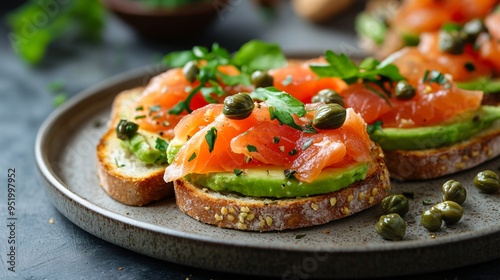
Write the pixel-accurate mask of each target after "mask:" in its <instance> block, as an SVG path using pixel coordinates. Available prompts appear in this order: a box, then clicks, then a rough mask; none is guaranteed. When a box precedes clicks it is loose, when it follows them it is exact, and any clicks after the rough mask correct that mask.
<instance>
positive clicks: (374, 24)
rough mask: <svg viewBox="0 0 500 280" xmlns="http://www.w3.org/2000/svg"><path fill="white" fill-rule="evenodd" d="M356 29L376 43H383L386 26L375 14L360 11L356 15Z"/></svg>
mask: <svg viewBox="0 0 500 280" xmlns="http://www.w3.org/2000/svg"><path fill="white" fill-rule="evenodd" d="M355 25H356V30H357V31H358V33H360V34H362V35H363V36H366V37H367V38H369V39H370V40H372V41H373V42H375V43H376V44H377V45H381V44H382V43H384V40H385V35H386V33H387V26H386V25H385V23H384V22H383V21H381V20H380V19H379V18H377V17H376V16H373V15H371V14H369V13H367V12H362V13H360V14H359V15H358V16H357V17H356V23H355Z"/></svg>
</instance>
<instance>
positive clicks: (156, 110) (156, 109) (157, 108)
mask: <svg viewBox="0 0 500 280" xmlns="http://www.w3.org/2000/svg"><path fill="white" fill-rule="evenodd" d="M158 111H160V105H153V106H151V107H149V115H150V116H151V114H153V113H154V112H158Z"/></svg>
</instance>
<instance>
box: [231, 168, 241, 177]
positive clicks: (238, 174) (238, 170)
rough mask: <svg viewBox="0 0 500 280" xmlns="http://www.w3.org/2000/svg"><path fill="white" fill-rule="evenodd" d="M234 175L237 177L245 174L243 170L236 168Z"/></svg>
mask: <svg viewBox="0 0 500 280" xmlns="http://www.w3.org/2000/svg"><path fill="white" fill-rule="evenodd" d="M233 173H234V175H236V176H240V175H241V174H243V170H241V169H236V168H235V169H234V170H233Z"/></svg>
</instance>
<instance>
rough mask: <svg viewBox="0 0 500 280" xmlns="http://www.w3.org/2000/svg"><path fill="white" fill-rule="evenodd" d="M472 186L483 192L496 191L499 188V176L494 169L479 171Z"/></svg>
mask: <svg viewBox="0 0 500 280" xmlns="http://www.w3.org/2000/svg"><path fill="white" fill-rule="evenodd" d="M473 183H474V186H475V187H476V188H478V189H479V191H481V192H484V193H496V192H497V191H498V190H499V189H500V178H499V177H498V174H497V173H496V172H495V171H492V170H485V171H482V172H479V173H478V174H477V175H476V177H475V178H474V181H473Z"/></svg>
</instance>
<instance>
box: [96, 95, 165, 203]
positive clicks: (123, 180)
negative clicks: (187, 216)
mask: <svg viewBox="0 0 500 280" xmlns="http://www.w3.org/2000/svg"><path fill="white" fill-rule="evenodd" d="M141 92H142V88H135V89H131V90H127V91H124V92H122V93H120V94H119V95H118V96H117V97H116V98H115V100H114V102H113V107H112V112H111V120H110V122H109V125H108V131H107V132H106V133H105V134H104V135H103V136H102V137H101V139H100V141H99V144H98V145H97V176H98V178H99V184H100V185H101V187H102V188H103V189H104V191H106V193H107V194H108V195H109V196H111V197H112V198H113V199H115V200H117V201H119V202H121V203H123V204H126V205H132V206H143V205H146V204H148V203H151V202H153V201H157V200H160V199H162V198H164V197H167V196H171V195H173V190H174V189H173V184H172V183H168V184H167V183H165V181H164V180H163V173H164V171H165V167H166V165H147V164H145V163H143V162H140V161H139V160H138V159H136V158H135V156H134V155H132V154H131V153H130V152H128V151H126V150H125V149H123V148H122V147H121V146H120V140H119V139H118V138H117V136H116V132H115V127H116V125H117V124H118V122H119V121H120V119H121V118H126V117H127V115H129V114H130V112H128V111H129V110H130V106H131V104H132V103H133V102H134V101H135V99H136V98H137V96H139V94H140V93H141Z"/></svg>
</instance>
